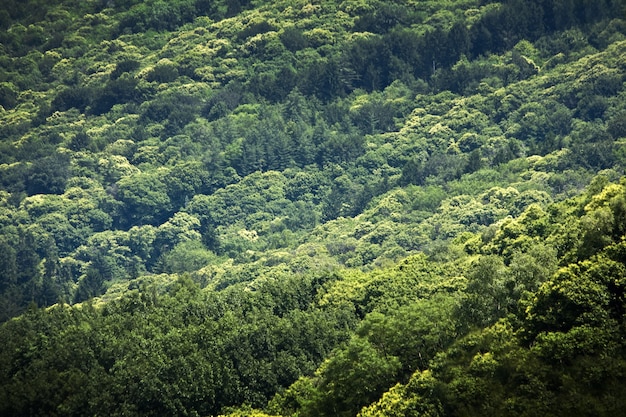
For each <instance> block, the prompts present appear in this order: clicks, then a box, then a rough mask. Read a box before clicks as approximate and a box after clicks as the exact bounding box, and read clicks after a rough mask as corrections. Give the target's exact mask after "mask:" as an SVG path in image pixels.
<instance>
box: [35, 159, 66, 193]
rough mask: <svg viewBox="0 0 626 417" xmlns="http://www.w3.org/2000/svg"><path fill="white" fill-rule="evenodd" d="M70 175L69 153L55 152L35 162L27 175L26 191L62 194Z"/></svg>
mask: <svg viewBox="0 0 626 417" xmlns="http://www.w3.org/2000/svg"><path fill="white" fill-rule="evenodd" d="M69 175H70V158H69V156H68V155H63V154H59V153H53V154H52V155H50V156H47V157H44V158H40V159H37V160H36V161H34V162H33V164H32V166H31V167H30V169H29V172H28V174H27V177H26V192H27V193H28V194H29V195H33V194H61V193H63V191H64V190H65V183H66V182H67V179H68V178H69Z"/></svg>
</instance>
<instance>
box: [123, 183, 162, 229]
mask: <svg viewBox="0 0 626 417" xmlns="http://www.w3.org/2000/svg"><path fill="white" fill-rule="evenodd" d="M117 198H118V200H120V201H121V202H122V203H123V204H124V208H123V211H122V213H123V214H122V217H121V218H120V219H119V223H120V224H122V225H124V226H126V227H131V226H135V225H138V224H153V225H157V224H160V223H161V222H163V221H164V220H165V219H166V218H167V217H168V216H169V215H170V213H171V209H172V203H171V200H170V198H169V196H168V195H167V186H166V185H165V184H164V183H163V181H161V179H160V176H159V175H158V173H144V172H140V173H137V174H134V175H131V176H128V177H124V178H122V179H120V180H119V181H118V182H117Z"/></svg>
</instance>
